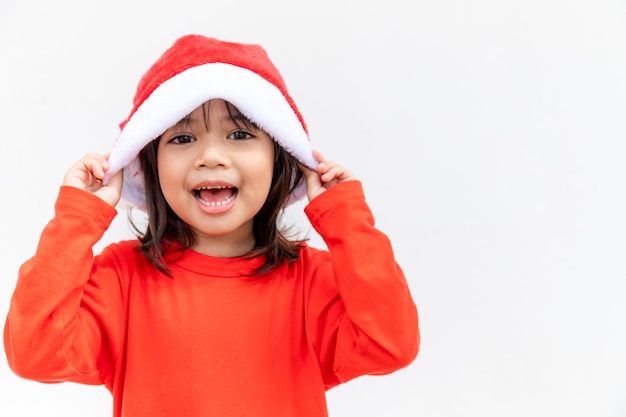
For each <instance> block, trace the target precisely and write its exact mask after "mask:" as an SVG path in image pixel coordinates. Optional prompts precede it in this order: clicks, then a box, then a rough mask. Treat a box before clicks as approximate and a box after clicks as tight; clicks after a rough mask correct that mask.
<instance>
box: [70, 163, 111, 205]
mask: <svg viewBox="0 0 626 417" xmlns="http://www.w3.org/2000/svg"><path fill="white" fill-rule="evenodd" d="M108 157H109V156H108V155H99V154H87V155H85V156H84V157H83V158H82V159H81V160H79V161H78V162H76V164H74V165H73V166H72V167H71V168H70V169H69V171H67V173H66V174H65V177H64V178H63V185H69V186H70V187H75V188H79V189H81V190H85V191H88V192H90V193H92V194H93V195H95V196H97V197H99V198H101V199H102V200H103V201H105V202H106V203H108V204H109V205H111V206H113V207H115V206H116V205H117V203H118V202H119V201H120V197H121V195H122V182H123V172H122V171H120V172H118V173H117V174H115V175H114V176H113V177H111V180H110V181H109V183H108V184H107V185H103V184H102V178H103V177H104V173H105V172H107V171H108V169H109V163H108V161H107V159H108Z"/></svg>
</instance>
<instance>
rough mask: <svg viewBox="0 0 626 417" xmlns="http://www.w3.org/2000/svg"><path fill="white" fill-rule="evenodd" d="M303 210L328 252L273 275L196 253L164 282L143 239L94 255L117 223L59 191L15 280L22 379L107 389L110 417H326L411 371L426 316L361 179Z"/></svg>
mask: <svg viewBox="0 0 626 417" xmlns="http://www.w3.org/2000/svg"><path fill="white" fill-rule="evenodd" d="M305 212H306V214H307V216H308V217H309V219H310V221H311V223H312V225H313V226H314V227H315V229H316V230H317V231H318V233H319V234H320V236H321V237H322V238H323V239H324V241H325V243H326V245H327V247H328V251H326V250H319V249H315V248H312V247H310V246H305V247H303V248H302V250H301V253H300V259H299V260H297V261H295V262H293V263H291V264H287V263H285V264H284V266H282V267H281V268H279V269H278V270H275V271H273V272H271V273H268V274H265V275H262V276H249V274H250V273H251V272H252V271H253V270H254V269H255V268H256V267H257V266H259V265H260V264H261V263H262V259H259V258H257V259H252V260H245V259H242V258H215V257H210V256H206V255H201V254H199V253H197V252H194V251H192V250H187V251H185V252H184V254H183V256H182V257H180V259H178V258H176V259H175V261H172V263H170V264H169V265H168V266H169V268H170V270H171V274H172V277H171V278H169V277H167V276H165V275H163V274H161V273H160V272H158V271H157V270H156V269H155V268H154V267H153V266H152V265H151V264H150V262H149V261H148V260H146V259H145V257H144V256H143V255H142V254H141V253H140V252H139V251H138V250H137V249H136V246H137V243H138V242H137V241H136V240H134V241H123V242H120V243H116V244H111V245H109V246H108V247H106V248H105V249H104V250H103V251H102V253H101V254H99V255H98V256H95V257H94V256H93V255H92V247H93V245H94V244H95V243H96V242H97V241H98V240H99V239H100V238H101V237H102V235H103V233H104V231H105V230H106V229H107V227H108V226H109V224H110V222H111V221H112V219H113V217H114V216H115V214H116V211H115V209H113V208H112V207H110V206H108V205H107V204H106V203H104V202H102V201H101V200H99V199H98V198H97V197H95V196H93V195H91V194H89V193H86V192H84V191H80V190H78V189H75V188H70V187H62V188H61V190H60V194H59V198H58V200H57V203H56V206H55V217H54V219H53V220H52V221H51V222H50V223H49V224H48V225H47V226H46V228H45V229H44V231H43V234H42V236H41V240H40V243H39V246H38V249H37V251H36V254H35V256H34V257H33V258H31V259H30V260H28V261H27V262H26V263H24V265H22V267H21V268H20V271H19V278H18V282H17V285H16V288H15V292H14V294H13V297H12V300H11V306H10V310H9V313H8V317H7V321H6V325H5V331H4V344H5V350H6V354H7V358H8V362H9V365H10V366H11V368H12V369H13V371H14V372H15V373H16V374H18V375H20V376H22V377H24V378H28V379H33V380H37V381H41V382H60V381H74V382H79V383H85V384H104V385H105V386H106V387H107V388H108V389H109V391H110V392H111V393H112V395H113V404H114V410H113V415H114V416H115V417H122V416H125V417H142V416H146V417H148V416H149V417H161V416H162V417H171V416H184V417H191V416H193V417H209V416H219V417H225V416H246V417H249V416H255V417H265V416H267V417H270V416H271V417H287V416H294V417H296V416H297V417H308V416H311V417H322V416H327V410H326V400H325V391H326V390H327V389H329V388H331V387H333V386H335V385H337V384H340V383H342V382H345V381H348V380H350V379H352V378H355V377H357V376H360V375H364V374H370V375H372V374H386V373H390V372H393V371H394V370H397V369H399V368H402V367H404V366H407V365H408V364H409V363H411V362H412V361H413V360H414V358H415V356H416V355H417V351H418V347H419V329H418V316H417V310H416V307H415V304H414V302H413V300H412V298H411V295H410V292H409V289H408V286H407V283H406V280H405V278H404V275H403V273H402V271H401V269H400V267H399V266H398V265H397V264H396V262H395V260H394V256H393V252H392V248H391V245H390V243H389V241H388V239H387V237H386V236H385V235H384V234H383V233H381V232H380V231H378V230H377V229H375V228H374V220H373V217H372V215H371V213H370V210H369V208H368V207H367V205H366V203H365V198H364V196H363V193H362V188H361V185H360V183H359V182H356V181H353V182H348V183H343V184H339V185H337V186H335V187H333V188H331V189H330V190H328V191H327V192H325V193H323V194H322V195H320V196H319V197H317V198H316V199H314V200H313V201H312V202H311V203H310V204H309V205H308V206H307V207H306V208H305Z"/></svg>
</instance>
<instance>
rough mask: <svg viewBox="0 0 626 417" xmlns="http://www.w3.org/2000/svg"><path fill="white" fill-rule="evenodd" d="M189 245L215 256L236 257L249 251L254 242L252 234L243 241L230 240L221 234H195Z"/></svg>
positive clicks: (193, 248)
mask: <svg viewBox="0 0 626 417" xmlns="http://www.w3.org/2000/svg"><path fill="white" fill-rule="evenodd" d="M195 239H196V242H195V244H194V245H193V246H192V247H191V249H192V250H194V251H195V252H198V253H201V254H203V255H207V256H213V257H217V258H236V257H239V256H243V255H246V254H248V253H250V252H251V251H252V250H253V249H254V247H255V245H256V243H255V240H254V237H253V236H250V239H247V240H243V241H241V240H240V241H232V240H231V239H228V238H226V237H223V236H196V237H195Z"/></svg>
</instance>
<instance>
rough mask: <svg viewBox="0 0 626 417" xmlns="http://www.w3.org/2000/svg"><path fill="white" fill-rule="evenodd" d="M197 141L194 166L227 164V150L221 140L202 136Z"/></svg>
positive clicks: (211, 166) (208, 166)
mask: <svg viewBox="0 0 626 417" xmlns="http://www.w3.org/2000/svg"><path fill="white" fill-rule="evenodd" d="M199 142H200V143H199V146H198V155H197V159H196V164H195V166H196V168H216V167H220V166H221V167H227V166H228V165H229V157H228V151H227V150H226V149H225V146H224V143H222V141H221V140H219V139H215V138H202V139H200V141H199Z"/></svg>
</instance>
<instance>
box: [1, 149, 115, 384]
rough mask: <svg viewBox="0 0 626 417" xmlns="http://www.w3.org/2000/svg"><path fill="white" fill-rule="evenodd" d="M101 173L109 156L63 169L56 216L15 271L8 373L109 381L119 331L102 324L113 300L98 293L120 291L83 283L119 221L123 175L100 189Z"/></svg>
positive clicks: (7, 338)
mask: <svg viewBox="0 0 626 417" xmlns="http://www.w3.org/2000/svg"><path fill="white" fill-rule="evenodd" d="M105 171H106V158H105V157H103V156H97V155H88V156H86V157H85V158H83V159H81V160H80V161H79V162H78V163H77V164H76V165H74V166H73V167H72V168H71V169H70V170H69V171H68V173H67V174H66V176H65V179H64V183H63V186H62V187H61V190H60V193H59V197H58V199H57V202H56V205H55V217H54V218H53V219H52V220H51V221H50V222H49V223H48V224H47V225H46V227H45V229H44V230H43V233H42V235H41V239H40V241H39V245H38V247H37V251H36V254H35V255H34V256H33V257H32V258H31V259H29V260H28V261H27V262H25V263H24V264H23V265H22V266H21V268H20V270H19V273H18V281H17V284H16V287H15V290H14V293H13V296H12V299H11V305H10V308H9V312H8V316H7V320H6V323H5V329H4V346H5V351H6V355H7V359H8V362H9V365H10V366H11V368H12V370H13V371H14V372H15V373H16V374H18V375H20V376H22V377H24V378H28V379H34V380H38V381H42V382H57V381H64V380H73V381H77V382H83V383H91V384H100V383H104V382H105V381H107V380H109V379H110V378H111V375H110V374H108V373H109V372H110V371H112V366H111V362H112V357H113V354H112V350H111V349H112V346H113V345H114V341H113V340H111V337H110V336H111V335H113V334H116V333H117V332H114V331H112V329H110V328H107V325H106V324H105V323H104V322H103V320H101V318H102V317H106V316H107V314H110V312H111V311H112V310H113V309H114V304H115V302H116V301H111V300H108V299H104V298H103V297H102V294H103V293H105V292H107V291H108V292H111V291H113V292H117V293H119V292H120V290H119V287H120V286H119V282H116V280H114V279H109V280H104V281H103V282H102V283H100V284H99V285H94V283H90V284H88V281H89V279H90V276H91V274H92V271H93V268H94V262H93V254H92V247H93V245H94V244H95V243H96V242H97V241H98V240H100V238H101V237H102V235H103V233H104V231H105V230H106V229H107V228H108V226H109V224H110V222H111V221H112V220H113V218H114V216H115V215H116V210H115V209H114V207H112V205H114V204H116V203H117V201H119V192H120V189H121V176H117V177H115V179H114V180H112V181H111V183H110V185H109V186H108V187H103V186H102V184H101V183H100V180H101V178H102V175H103V174H104V172H105ZM86 191H87V192H86ZM90 193H93V194H90ZM95 196H97V197H98V198H96V197H95ZM101 200H103V201H106V202H107V203H108V204H103V203H102V201H101ZM118 300H119V297H118ZM105 335H109V337H107V336H105ZM107 374H108V375H107Z"/></svg>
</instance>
